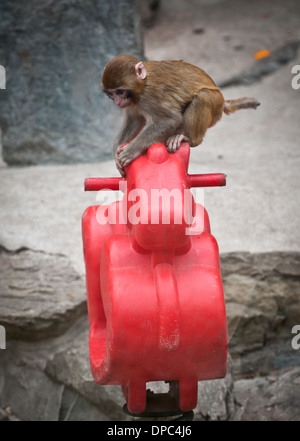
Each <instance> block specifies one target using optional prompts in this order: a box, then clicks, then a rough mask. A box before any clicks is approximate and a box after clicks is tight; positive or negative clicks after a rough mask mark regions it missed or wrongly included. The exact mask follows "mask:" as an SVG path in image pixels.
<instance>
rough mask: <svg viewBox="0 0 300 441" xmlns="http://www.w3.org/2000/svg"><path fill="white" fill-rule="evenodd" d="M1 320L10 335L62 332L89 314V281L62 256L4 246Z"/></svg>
mask: <svg viewBox="0 0 300 441" xmlns="http://www.w3.org/2000/svg"><path fill="white" fill-rule="evenodd" d="M0 268H1V278H0V290H1V310H0V323H1V325H2V326H4V327H5V329H6V338H7V339H10V338H21V339H35V340H36V339H42V338H46V337H47V338H49V337H50V336H54V335H60V334H61V333H62V332H63V331H65V330H66V329H67V328H68V327H69V326H70V325H71V324H72V323H74V321H75V320H76V319H77V318H78V317H79V316H80V315H82V314H84V313H86V311H87V309H86V296H85V281H84V280H83V278H82V277H80V276H79V275H78V274H77V273H76V272H75V271H74V269H73V268H72V267H71V265H70V262H69V260H68V259H67V258H66V257H64V256H61V255H55V254H47V253H43V252H39V251H31V250H28V249H21V250H19V251H17V252H8V251H6V250H5V249H3V248H2V249H0Z"/></svg>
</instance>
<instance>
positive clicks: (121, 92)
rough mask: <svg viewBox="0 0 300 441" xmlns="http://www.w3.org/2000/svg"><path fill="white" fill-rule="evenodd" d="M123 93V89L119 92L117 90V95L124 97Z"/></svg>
mask: <svg viewBox="0 0 300 441" xmlns="http://www.w3.org/2000/svg"><path fill="white" fill-rule="evenodd" d="M123 93H124V90H123V89H117V90H116V94H117V95H123Z"/></svg>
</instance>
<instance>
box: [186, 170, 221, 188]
mask: <svg viewBox="0 0 300 441" xmlns="http://www.w3.org/2000/svg"><path fill="white" fill-rule="evenodd" d="M188 184H189V187H190V188H191V187H223V186H224V185H226V175H224V174H223V173H206V174H202V175H188Z"/></svg>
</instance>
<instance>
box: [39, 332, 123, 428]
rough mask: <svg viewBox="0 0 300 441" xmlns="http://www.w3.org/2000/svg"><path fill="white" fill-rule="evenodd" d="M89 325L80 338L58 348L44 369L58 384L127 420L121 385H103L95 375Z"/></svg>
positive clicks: (115, 416)
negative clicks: (91, 358)
mask: <svg viewBox="0 0 300 441" xmlns="http://www.w3.org/2000/svg"><path fill="white" fill-rule="evenodd" d="M88 333H89V327H88V326H86V328H85V330H84V331H83V332H81V333H80V338H79V336H78V338H77V339H75V340H73V341H71V342H70V343H69V345H68V346H67V347H66V348H65V349H64V350H61V351H58V352H57V353H56V354H55V355H54V357H52V358H51V359H49V360H48V362H47V365H46V369H45V372H46V374H47V375H48V376H49V377H50V378H52V379H53V380H54V381H55V382H56V383H59V384H64V385H65V386H67V387H68V388H70V389H72V390H73V391H75V392H76V393H77V394H79V395H80V396H82V397H85V398H86V399H87V400H88V401H89V402H90V403H93V404H94V405H95V406H97V408H98V409H100V410H101V411H102V412H103V413H105V414H106V415H107V416H108V415H109V417H110V419H113V420H117V419H128V418H127V417H126V415H125V413H124V412H123V410H122V407H123V405H124V404H125V398H124V396H123V393H122V390H121V387H120V386H111V385H109V386H106V385H105V386H100V385H98V384H97V383H96V382H95V380H94V379H93V377H92V373H91V369H90V359H89V346H88Z"/></svg>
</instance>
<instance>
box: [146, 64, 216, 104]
mask: <svg viewBox="0 0 300 441" xmlns="http://www.w3.org/2000/svg"><path fill="white" fill-rule="evenodd" d="M144 64H145V67H146V71H147V78H146V85H145V86H146V89H147V88H149V89H151V90H152V91H153V90H154V91H155V92H156V93H157V95H158V96H161V97H162V96H166V95H167V96H168V98H169V99H172V97H173V99H174V100H175V101H179V102H180V103H181V104H182V103H185V102H186V103H188V102H189V101H190V100H191V99H192V98H193V96H195V95H196V94H197V93H199V92H200V91H201V90H204V89H205V90H216V91H220V90H219V88H218V87H217V86H216V84H215V83H214V81H213V80H212V78H211V77H210V76H209V75H208V74H207V73H206V72H205V71H204V70H202V69H200V68H199V67H196V66H194V65H192V64H189V63H186V62H184V61H179V60H178V61H177V60H166V61H145V63H144Z"/></svg>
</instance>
